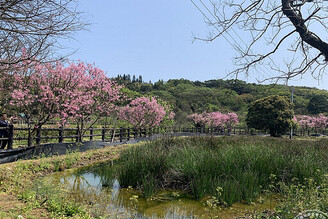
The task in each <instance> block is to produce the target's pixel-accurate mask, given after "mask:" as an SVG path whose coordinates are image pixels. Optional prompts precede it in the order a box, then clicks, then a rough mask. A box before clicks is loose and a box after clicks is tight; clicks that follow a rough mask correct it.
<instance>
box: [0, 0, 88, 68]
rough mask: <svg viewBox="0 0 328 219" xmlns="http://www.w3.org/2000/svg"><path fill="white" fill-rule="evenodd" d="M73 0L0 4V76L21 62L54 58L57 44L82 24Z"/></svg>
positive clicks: (5, 0)
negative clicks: (2, 72)
mask: <svg viewBox="0 0 328 219" xmlns="http://www.w3.org/2000/svg"><path fill="white" fill-rule="evenodd" d="M76 7H77V2H76V1H75V0H34V1H25V0H0V72H1V71H7V70H9V69H10V68H11V67H13V65H15V64H17V63H21V62H22V61H24V60H29V59H32V58H33V59H38V60H40V61H47V60H49V57H51V58H54V57H52V56H54V54H55V50H56V48H58V47H60V45H59V43H58V42H59V40H61V39H66V38H71V37H73V35H74V33H75V32H76V31H79V30H83V29H84V28H85V26H86V23H85V21H84V18H83V14H82V13H81V12H78V11H77V9H76Z"/></svg>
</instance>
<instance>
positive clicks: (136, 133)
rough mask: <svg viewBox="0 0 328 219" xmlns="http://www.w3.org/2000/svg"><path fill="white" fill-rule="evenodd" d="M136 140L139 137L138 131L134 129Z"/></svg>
mask: <svg viewBox="0 0 328 219" xmlns="http://www.w3.org/2000/svg"><path fill="white" fill-rule="evenodd" d="M133 137H134V139H136V138H137V137H138V129H136V128H134V134H133Z"/></svg>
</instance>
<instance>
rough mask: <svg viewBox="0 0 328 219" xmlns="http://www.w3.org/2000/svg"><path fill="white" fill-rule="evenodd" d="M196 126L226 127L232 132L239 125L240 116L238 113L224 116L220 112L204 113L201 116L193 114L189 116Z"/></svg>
mask: <svg viewBox="0 0 328 219" xmlns="http://www.w3.org/2000/svg"><path fill="white" fill-rule="evenodd" d="M188 118H189V119H191V120H192V121H193V122H194V124H195V125H196V126H201V127H204V126H210V127H219V128H223V127H226V128H228V130H231V128H232V127H234V126H235V125H236V124H238V123H239V119H238V115H237V114H236V113H228V114H224V113H221V112H219V111H217V112H211V113H207V112H203V113H201V114H196V113H194V114H191V115H189V116H188Z"/></svg>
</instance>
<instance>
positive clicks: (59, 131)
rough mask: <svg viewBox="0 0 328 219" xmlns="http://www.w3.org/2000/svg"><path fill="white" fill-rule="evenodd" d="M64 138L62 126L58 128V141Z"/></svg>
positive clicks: (60, 141)
mask: <svg viewBox="0 0 328 219" xmlns="http://www.w3.org/2000/svg"><path fill="white" fill-rule="evenodd" d="M63 140H64V128H63V126H61V127H59V129H58V143H62V142H63Z"/></svg>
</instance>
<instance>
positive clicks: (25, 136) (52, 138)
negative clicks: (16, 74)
mask: <svg viewBox="0 0 328 219" xmlns="http://www.w3.org/2000/svg"><path fill="white" fill-rule="evenodd" d="M1 129H7V130H8V133H9V136H8V137H1V136H0V141H2V140H8V146H7V148H13V145H15V147H16V146H17V147H18V146H23V147H26V146H28V147H29V146H32V145H40V144H44V143H63V142H81V141H94V140H98V141H107V142H123V141H129V140H131V139H137V138H140V137H149V136H152V135H154V134H169V133H204V134H215V135H225V134H237V135H245V134H267V132H266V131H263V130H254V129H248V128H244V127H238V128H233V129H223V128H207V127H206V128H205V127H199V128H195V127H181V126H172V127H156V128H143V129H135V128H106V127H102V128H90V129H86V130H83V133H84V134H83V135H82V134H81V131H80V130H78V129H77V128H75V129H74V128H63V127H60V128H42V129H36V130H35V131H34V135H33V136H31V134H29V133H31V131H32V130H29V129H28V128H19V127H14V126H13V125H10V126H9V127H5V128H4V127H0V130H1ZM286 134H289V133H286ZM293 134H294V135H301V136H305V135H312V134H323V135H327V130H326V129H324V130H312V129H311V130H310V129H309V130H293Z"/></svg>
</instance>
